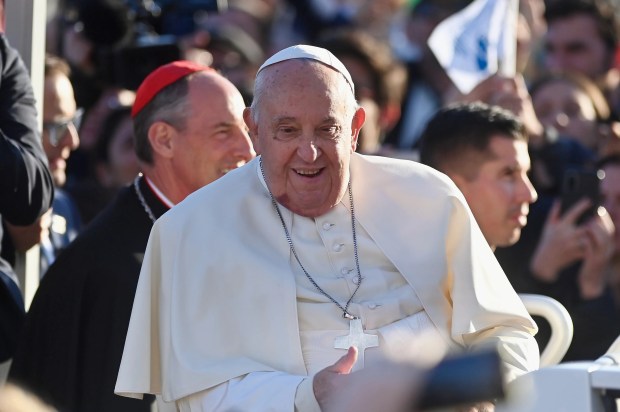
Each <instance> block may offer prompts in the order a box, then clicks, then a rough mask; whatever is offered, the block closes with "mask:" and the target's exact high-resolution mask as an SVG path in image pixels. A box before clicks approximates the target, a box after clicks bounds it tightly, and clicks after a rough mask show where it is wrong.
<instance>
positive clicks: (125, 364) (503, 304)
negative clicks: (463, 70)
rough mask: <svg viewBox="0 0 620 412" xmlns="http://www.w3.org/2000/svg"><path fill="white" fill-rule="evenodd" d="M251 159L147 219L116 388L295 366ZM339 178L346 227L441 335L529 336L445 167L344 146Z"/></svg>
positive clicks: (154, 388) (283, 294)
mask: <svg viewBox="0 0 620 412" xmlns="http://www.w3.org/2000/svg"><path fill="white" fill-rule="evenodd" d="M257 168H258V159H255V160H253V161H252V162H250V163H249V164H247V165H245V166H244V167H242V168H240V169H237V170H235V171H232V172H230V173H228V174H227V175H226V176H224V177H223V178H221V179H219V180H218V181H216V182H214V183H212V184H210V185H208V186H206V187H204V188H202V189H200V190H198V191H197V192H195V193H194V194H192V195H190V196H189V197H188V198H187V199H186V200H185V201H183V202H181V203H180V204H179V205H177V206H175V207H174V208H172V209H171V210H170V211H169V212H168V213H166V214H165V215H164V216H162V217H161V218H160V219H159V220H158V221H157V222H156V223H155V225H154V227H153V230H152V232H151V236H150V239H149V243H148V247H147V250H146V254H145V257H144V263H143V266H142V271H141V273H140V280H139V284H138V289H137V292H136V297H135V301H134V306H133V312H132V315H131V321H130V325H129V331H128V333H127V339H126V343H125V349H124V354H123V359H122V363H121V367H120V371H119V375H118V380H117V383H116V389H115V392H116V393H118V394H121V395H125V396H134V397H141V394H144V393H154V394H162V396H163V399H164V400H166V401H172V400H176V399H179V398H182V397H184V396H187V395H189V394H192V393H196V392H199V391H202V390H204V389H207V388H210V387H213V386H216V385H218V384H220V383H222V382H225V381H227V380H229V379H232V378H234V377H237V376H241V375H244V374H247V373H250V372H256V371H274V370H278V371H284V372H287V373H291V374H295V375H307V372H306V369H305V366H304V361H303V358H302V352H301V345H300V341H299V333H298V324H297V312H296V297H295V281H294V277H293V276H292V275H291V272H290V267H289V262H290V250H289V246H288V243H287V240H286V238H285V236H284V234H283V231H282V225H281V223H280V221H279V218H278V216H277V215H276V213H275V212H274V210H273V206H272V203H271V199H270V197H269V194H268V193H267V191H266V190H265V188H264V186H263V185H262V184H261V182H260V180H259V178H258V173H257ZM351 176H352V184H353V186H352V187H353V194H354V198H355V208H356V217H357V219H358V222H359V224H360V225H362V226H363V227H364V229H365V230H366V231H367V232H368V234H369V235H370V236H371V237H372V238H373V240H374V241H375V242H376V243H377V245H378V246H379V247H380V248H381V249H382V250H383V252H384V253H385V255H386V256H387V257H388V258H389V259H390V260H391V261H392V263H394V265H395V266H396V267H397V268H398V269H399V270H400V272H401V273H402V274H403V276H404V277H405V278H406V279H407V281H408V282H409V283H410V284H411V286H412V287H413V288H414V290H415V291H416V293H417V295H418V296H419V298H420V300H421V302H422V304H423V305H424V308H425V310H426V311H427V313H428V315H429V316H430V318H431V320H432V321H433V323H434V324H435V326H436V327H437V328H438V330H439V331H440V333H442V335H443V336H444V337H445V339H446V340H447V341H450V342H452V343H453V344H457V345H464V340H463V336H464V335H468V334H471V333H475V332H478V331H482V330H487V329H490V328H493V327H496V326H504V327H509V328H514V329H515V330H518V331H524V332H527V333H528V334H529V333H531V334H533V333H534V332H535V330H536V326H535V324H534V322H533V321H532V320H531V318H530V317H529V315H528V314H527V312H526V310H525V308H524V307H523V304H522V303H521V301H520V299H519V298H518V296H517V294H516V293H515V292H514V290H513V289H512V287H511V286H510V284H509V282H508V280H507V279H506V277H505V275H504V273H503V271H502V269H501V268H500V266H499V264H498V263H497V260H496V259H495V257H494V255H493V252H492V251H491V249H490V248H489V247H488V245H487V243H486V241H485V239H484V237H483V236H482V234H481V232H480V229H479V228H478V226H477V225H476V223H475V221H474V218H473V216H472V215H471V212H470V210H469V208H468V207H467V205H466V202H465V200H464V198H463V196H462V194H461V193H460V192H459V191H458V189H457V188H456V186H455V185H454V184H453V183H452V182H451V181H450V180H449V179H448V178H447V177H446V176H445V175H443V174H441V173H439V172H437V171H435V170H433V169H431V168H428V167H426V166H423V165H421V164H418V163H415V162H411V161H405V160H396V159H389V158H383V157H372V156H362V155H358V154H354V155H353V158H352V161H351ZM287 224H290V222H287ZM474 285H475V286H476V288H475V289H474Z"/></svg>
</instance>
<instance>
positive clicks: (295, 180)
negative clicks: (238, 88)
mask: <svg viewBox="0 0 620 412" xmlns="http://www.w3.org/2000/svg"><path fill="white" fill-rule="evenodd" d="M260 76H263V78H261V79H259V81H260V82H263V83H262V85H263V87H260V86H259V87H257V90H260V92H259V93H260V96H259V97H258V100H257V103H256V105H255V106H256V108H255V109H253V112H250V111H248V110H246V113H245V119H246V122H247V123H248V125H249V127H250V132H251V135H252V138H253V140H254V143H255V147H256V150H257V153H259V154H261V156H262V163H263V170H264V173H265V178H266V181H267V185H268V187H269V189H270V190H271V192H272V194H273V195H274V197H275V198H276V200H277V201H278V202H279V203H280V204H282V205H283V206H285V207H286V208H287V209H289V210H291V211H293V212H294V213H297V214H300V215H302V216H308V217H315V216H320V215H322V214H324V213H326V212H327V211H329V210H330V209H331V208H332V207H334V206H335V205H336V204H337V203H338V202H339V201H340V199H341V198H342V196H343V195H344V194H345V192H346V189H347V184H348V181H349V163H350V160H351V154H352V153H353V152H354V151H355V147H356V144H357V137H358V134H359V129H360V128H361V127H362V124H363V123H364V111H363V109H359V108H356V104H355V99H354V97H353V94H352V91H351V89H350V87H349V85H348V83H347V82H346V80H345V79H344V77H343V76H342V74H340V73H339V72H337V71H335V70H333V69H331V68H330V67H328V66H325V65H323V64H321V63H318V62H309V61H300V60H291V61H285V62H282V63H278V64H275V65H273V66H270V67H268V68H266V69H265V71H263V72H261V74H260Z"/></svg>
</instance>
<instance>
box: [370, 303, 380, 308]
mask: <svg viewBox="0 0 620 412" xmlns="http://www.w3.org/2000/svg"><path fill="white" fill-rule="evenodd" d="M377 306H378V305H377V304H376V303H375V302H370V303H369V304H368V309H376V308H377Z"/></svg>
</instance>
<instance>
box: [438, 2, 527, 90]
mask: <svg viewBox="0 0 620 412" xmlns="http://www.w3.org/2000/svg"><path fill="white" fill-rule="evenodd" d="M518 7H519V2H518V0H475V1H473V2H472V3H471V4H469V5H468V6H467V7H465V8H464V9H463V10H461V11H459V12H458V13H455V14H453V15H452V16H450V17H448V18H447V19H446V20H444V21H442V22H441V23H439V24H438V25H437V27H436V28H435V30H433V33H432V34H431V36H430V37H429V39H428V45H429V47H430V49H431V50H432V51H433V53H434V54H435V56H436V57H437V60H438V61H439V63H440V64H441V66H442V67H443V68H444V70H445V71H446V73H447V74H448V76H449V77H450V79H452V82H454V84H455V85H456V87H458V88H459V90H460V91H461V92H462V93H464V94H466V93H469V92H470V91H471V89H473V88H474V87H475V86H476V85H477V84H478V83H480V82H481V81H482V80H484V79H486V78H487V77H489V76H490V75H492V74H495V73H497V72H498V70H500V67H501V71H502V73H503V74H505V75H507V76H511V75H514V74H515V67H516V48H517V46H516V43H517V40H516V25H517V13H518Z"/></svg>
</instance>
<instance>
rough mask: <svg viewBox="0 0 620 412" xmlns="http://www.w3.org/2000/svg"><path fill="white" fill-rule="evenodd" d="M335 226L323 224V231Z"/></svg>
mask: <svg viewBox="0 0 620 412" xmlns="http://www.w3.org/2000/svg"><path fill="white" fill-rule="evenodd" d="M332 226H334V225H333V224H332V223H328V222H325V223H323V230H329V229H331V228H332Z"/></svg>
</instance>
